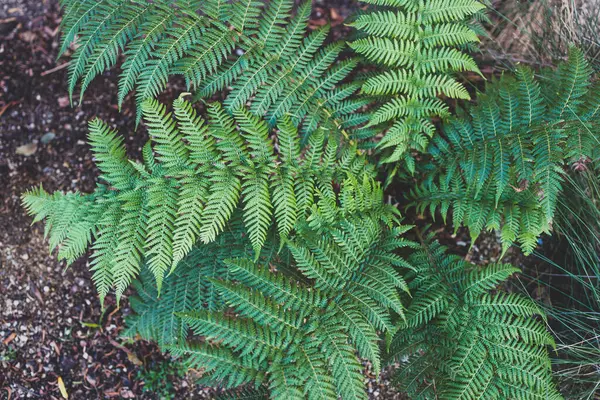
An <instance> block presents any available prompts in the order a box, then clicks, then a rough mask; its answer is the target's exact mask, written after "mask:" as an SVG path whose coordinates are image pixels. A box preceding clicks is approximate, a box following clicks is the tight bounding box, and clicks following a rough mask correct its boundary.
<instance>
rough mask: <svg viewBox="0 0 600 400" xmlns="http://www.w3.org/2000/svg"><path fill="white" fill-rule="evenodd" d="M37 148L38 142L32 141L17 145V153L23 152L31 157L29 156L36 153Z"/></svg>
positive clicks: (22, 153)
mask: <svg viewBox="0 0 600 400" xmlns="http://www.w3.org/2000/svg"><path fill="white" fill-rule="evenodd" d="M37 149H38V144H37V142H31V143H27V144H24V145H23V146H19V147H17V150H16V151H15V153H17V154H21V155H23V156H25V157H29V156H31V155H33V154H35V152H36V151H37Z"/></svg>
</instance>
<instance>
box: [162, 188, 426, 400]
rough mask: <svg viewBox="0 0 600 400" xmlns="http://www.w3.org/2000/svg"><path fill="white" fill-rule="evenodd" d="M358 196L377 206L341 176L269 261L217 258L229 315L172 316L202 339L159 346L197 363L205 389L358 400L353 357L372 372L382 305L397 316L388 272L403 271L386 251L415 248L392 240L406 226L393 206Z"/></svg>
mask: <svg viewBox="0 0 600 400" xmlns="http://www.w3.org/2000/svg"><path fill="white" fill-rule="evenodd" d="M365 185H367V186H365ZM369 187H371V189H370V190H369V189H368V188H369ZM361 192H362V193H371V194H370V196H369V197H372V198H373V199H379V202H381V191H380V190H379V189H378V188H377V187H373V186H371V185H370V184H368V183H365V184H359V185H356V184H355V183H352V180H349V181H347V182H345V183H344V185H343V188H342V193H341V194H340V196H339V203H338V200H336V199H329V198H324V199H323V200H321V201H320V202H319V203H318V204H317V207H316V208H315V209H314V211H313V213H312V214H311V215H309V216H308V218H307V219H306V220H303V221H300V222H299V223H298V227H297V229H296V233H295V234H294V235H293V236H292V237H291V238H290V240H288V241H287V242H286V245H285V248H284V250H283V252H282V253H280V254H279V255H278V256H276V257H272V258H271V257H270V258H269V262H264V261H262V258H261V261H259V262H258V263H254V262H253V261H252V260H251V259H248V258H234V259H228V260H225V264H226V265H227V269H228V272H227V274H223V277H222V278H221V279H210V281H211V282H212V283H213V285H214V287H215V288H216V289H217V291H218V292H219V293H220V296H221V298H222V299H223V300H224V301H225V303H226V304H227V305H228V306H229V307H231V308H232V309H233V312H232V311H227V310H226V311H207V310H204V309H197V310H195V311H189V312H185V313H179V314H177V315H178V316H179V317H181V318H182V320H183V321H184V322H185V323H187V324H188V325H189V326H190V327H191V330H192V331H193V332H194V333H195V334H196V335H198V336H200V337H203V338H204V342H200V343H198V342H188V343H187V344H178V345H173V346H168V347H167V348H168V349H169V350H170V351H171V352H172V353H174V354H176V355H182V356H185V357H186V359H187V360H188V362H189V363H190V365H191V366H194V367H204V368H206V370H207V372H208V374H209V375H208V376H207V378H206V379H205V381H206V382H209V383H210V384H212V385H219V386H225V387H235V386H238V385H242V384H248V383H253V384H254V385H265V386H267V387H268V388H269V392H270V396H271V398H276V399H294V398H298V399H303V398H305V397H306V396H308V398H323V399H333V398H336V397H337V396H338V395H339V396H341V397H342V398H344V399H353V398H361V399H366V398H367V395H366V390H365V388H364V384H363V376H362V372H361V370H362V366H361V364H360V360H359V358H358V357H357V355H358V356H360V357H361V358H364V359H367V360H369V361H370V362H371V363H372V365H373V368H374V369H375V372H376V373H378V372H379V368H380V367H379V366H380V355H379V353H380V350H379V344H378V341H379V336H378V333H377V332H378V331H382V332H392V331H393V329H394V328H393V325H392V318H391V315H390V312H391V311H393V312H394V313H396V314H399V315H401V316H402V315H403V313H404V311H403V306H402V303H401V301H400V296H399V290H402V291H406V290H407V286H406V284H405V283H404V280H403V279H402V277H401V275H400V274H399V273H398V271H397V268H398V267H403V268H406V267H409V268H410V266H409V264H408V263H407V262H406V261H404V260H403V259H402V258H400V257H399V256H397V255H396V254H394V252H395V251H396V250H397V249H400V248H402V247H407V246H409V247H413V246H414V244H413V243H412V242H408V241H405V240H403V239H401V237H400V235H402V234H403V233H404V231H406V229H407V227H403V226H398V225H396V224H395V223H392V221H393V220H395V216H394V214H395V213H394V212H393V209H392V208H383V209H382V208H381V206H378V205H377V203H375V202H374V203H373V204H374V206H373V205H371V204H369V203H362V202H361V203H358V202H357V201H356V199H357V198H360V195H359V193H361ZM382 221H389V223H390V224H392V225H391V226H392V228H391V229H390V228H388V225H387V224H382Z"/></svg>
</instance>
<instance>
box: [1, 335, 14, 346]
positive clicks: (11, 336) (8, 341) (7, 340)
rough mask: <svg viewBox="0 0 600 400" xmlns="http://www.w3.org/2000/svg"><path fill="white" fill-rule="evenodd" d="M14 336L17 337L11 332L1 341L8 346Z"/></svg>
mask: <svg viewBox="0 0 600 400" xmlns="http://www.w3.org/2000/svg"><path fill="white" fill-rule="evenodd" d="M16 337H17V334H16V333H15V332H13V333H11V334H10V335H8V337H7V338H6V339H4V341H3V342H2V343H4V345H5V346H8V344H9V343H10V342H12V341H13V340H15V338H16Z"/></svg>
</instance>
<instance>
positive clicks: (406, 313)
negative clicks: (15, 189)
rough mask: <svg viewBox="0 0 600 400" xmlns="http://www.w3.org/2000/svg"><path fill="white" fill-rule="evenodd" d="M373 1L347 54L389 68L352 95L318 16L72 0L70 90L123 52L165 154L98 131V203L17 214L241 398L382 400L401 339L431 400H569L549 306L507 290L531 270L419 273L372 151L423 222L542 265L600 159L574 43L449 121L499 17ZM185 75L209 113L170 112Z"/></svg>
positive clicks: (475, 4)
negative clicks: (564, 208) (578, 174)
mask: <svg viewBox="0 0 600 400" xmlns="http://www.w3.org/2000/svg"><path fill="white" fill-rule="evenodd" d="M365 2H366V3H369V4H371V5H373V6H374V7H372V8H370V9H368V10H367V11H366V12H364V13H361V14H360V15H358V16H357V17H356V19H354V21H353V22H352V25H353V26H354V27H356V28H357V29H358V30H359V31H360V32H359V37H358V38H357V39H356V40H354V41H352V42H351V43H350V47H351V48H352V49H353V50H354V51H355V52H356V53H358V54H359V55H361V56H362V58H363V60H364V61H366V62H367V63H371V64H375V68H374V69H373V71H370V72H367V73H365V74H364V75H361V76H359V77H357V78H353V79H351V78H350V76H351V75H350V73H351V72H352V71H353V70H354V69H355V67H356V65H357V63H358V60H357V59H354V58H348V59H345V60H342V61H340V60H339V56H340V54H341V52H342V51H343V49H344V44H343V43H331V44H325V42H326V39H327V34H328V28H327V27H324V28H318V29H315V30H314V31H312V32H309V31H308V29H307V21H308V18H309V15H310V10H311V9H310V3H309V2H304V3H302V4H301V5H299V6H298V7H294V4H293V2H292V0H273V1H261V0H239V1H238V0H236V1H233V2H228V1H220V0H205V1H188V0H99V1H96V0H62V1H61V4H62V6H63V7H64V10H65V16H64V18H63V22H62V31H63V39H62V42H61V53H64V52H66V51H67V49H68V48H69V45H70V43H72V42H73V41H75V42H76V43H77V47H76V49H75V50H74V51H73V53H72V56H71V64H70V67H69V91H70V94H71V95H72V94H73V92H74V90H75V89H76V87H77V86H78V85H80V87H81V94H80V96H83V93H84V92H85V90H86V89H87V87H88V86H89V84H90V83H91V82H92V81H93V80H94V78H95V77H96V76H97V75H99V74H101V73H103V72H104V71H106V70H108V69H110V68H112V67H113V65H114V64H116V62H117V59H118V58H119V56H120V55H121V54H122V55H123V56H124V62H123V64H122V67H121V69H122V73H121V75H120V77H119V93H118V104H119V106H121V105H122V104H123V102H124V100H125V98H126V97H127V95H128V94H129V93H130V92H131V91H135V92H136V94H135V97H136V103H137V122H138V123H139V122H141V121H142V120H143V122H144V123H145V125H146V126H147V128H148V133H149V136H150V140H149V142H148V143H147V144H146V145H145V146H144V148H143V151H142V161H143V162H138V161H135V160H134V159H131V158H129V157H128V156H127V154H126V150H125V146H124V142H123V139H122V138H121V137H120V136H119V135H118V134H117V133H116V132H115V131H113V130H112V129H110V127H109V126H108V125H107V124H105V123H103V122H101V121H100V120H93V121H91V122H90V124H89V128H90V134H89V142H90V144H91V147H92V150H93V154H94V157H95V161H96V164H97V166H98V169H99V170H100V173H101V175H100V182H99V183H98V185H97V188H96V190H95V191H94V192H93V193H90V194H82V193H79V192H75V193H66V194H63V193H54V194H49V193H46V192H45V191H44V190H43V188H41V187H40V188H37V189H33V190H31V191H29V192H27V193H25V194H24V196H23V204H24V206H25V207H26V209H27V211H28V212H29V213H30V214H31V215H34V217H35V218H34V221H36V222H37V221H45V223H46V225H45V234H46V236H47V237H48V238H49V243H50V248H51V250H58V257H59V258H61V259H65V260H66V261H67V263H72V262H73V261H74V260H75V259H76V258H78V257H80V256H82V255H83V254H84V253H85V252H86V251H87V250H88V249H90V250H91V262H90V265H91V269H92V271H93V280H94V282H95V284H96V286H97V288H98V292H99V294H100V298H101V300H102V301H104V298H105V296H106V295H107V294H108V293H109V292H110V291H111V290H112V289H113V288H114V289H115V291H116V297H117V302H119V301H120V299H121V297H122V295H123V294H124V293H125V291H126V289H127V288H128V287H129V286H130V285H131V284H132V286H133V288H134V289H135V292H136V295H135V296H132V297H131V298H130V302H131V306H132V309H133V311H134V315H132V316H130V317H129V318H128V327H127V330H126V332H125V335H126V336H127V337H131V338H134V337H142V338H144V339H147V340H153V341H156V342H157V343H158V344H159V345H160V346H161V348H162V349H164V350H168V351H171V352H172V353H173V354H175V355H177V356H180V357H181V358H182V359H183V360H185V361H186V362H187V363H188V365H189V366H191V367H194V368H203V369H204V371H205V375H204V377H203V380H204V381H205V382H207V383H209V384H211V385H216V386H220V387H225V388H235V389H236V390H241V391H240V392H236V393H241V395H242V396H245V397H246V398H263V397H265V396H269V397H271V398H280V399H304V398H309V399H313V398H320V399H336V398H339V397H341V398H343V399H352V398H356V399H364V398H366V397H367V394H366V390H365V385H364V379H363V375H362V369H363V368H362V366H361V360H367V361H369V362H370V363H371V365H372V367H373V370H374V372H375V373H379V371H380V369H381V358H382V356H381V353H382V348H381V344H382V343H381V342H382V340H381V338H382V337H384V336H385V337H387V338H392V337H393V339H392V340H391V344H390V348H389V350H390V353H391V354H390V355H389V359H390V360H392V361H400V362H401V363H402V372H401V373H400V379H399V381H400V383H401V386H402V387H403V388H404V390H407V391H408V392H409V393H411V394H412V395H414V396H415V397H416V398H431V397H440V398H449V399H452V398H457V399H475V398H491V399H493V398H498V399H500V398H516V399H521V398H523V399H526V398H542V397H543V398H546V399H548V398H559V397H560V396H559V395H558V393H557V392H556V391H555V389H554V386H553V382H552V377H551V371H550V368H549V364H548V354H547V349H546V347H547V346H552V345H553V343H554V342H553V340H552V338H551V336H550V335H549V334H548V333H547V332H546V330H545V327H544V324H543V322H544V318H545V317H544V316H543V313H541V312H540V311H539V310H538V308H537V307H535V305H534V304H533V303H531V302H530V301H528V300H527V299H525V298H522V297H519V296H516V295H513V294H508V293H505V292H504V291H502V290H500V289H499V285H500V284H501V283H502V282H503V281H504V280H505V279H506V278H508V277H509V276H510V275H512V274H513V273H515V272H516V269H515V268H513V267H511V266H509V265H502V264H497V265H492V266H489V267H486V268H478V267H475V266H472V265H469V264H467V263H465V262H464V261H462V260H460V259H459V258H457V257H453V256H448V255H446V252H445V249H444V248H443V247H441V246H440V245H438V244H436V243H434V242H432V240H431V238H428V239H427V240H424V241H423V244H422V246H423V248H422V249H420V250H419V251H417V252H416V253H415V254H414V255H413V256H412V257H411V258H410V259H409V261H407V259H406V258H405V254H406V253H410V252H412V251H413V250H414V249H415V248H417V247H418V245H416V244H415V243H413V242H412V241H410V240H407V239H406V238H405V233H406V231H407V230H408V229H409V227H408V226H404V225H401V224H400V215H399V212H398V210H397V208H396V207H395V206H392V205H390V204H388V203H387V202H386V201H384V193H383V189H382V187H381V185H380V184H379V183H377V182H376V180H375V178H376V174H377V171H376V170H375V168H374V166H373V165H371V164H370V163H369V161H368V159H367V158H366V156H364V155H363V154H362V153H363V152H362V150H358V149H357V148H358V145H357V144H356V143H355V140H356V139H368V141H367V142H364V141H363V142H362V143H361V146H363V149H364V148H368V147H369V146H370V144H369V143H371V142H375V141H374V140H373V139H374V138H382V139H381V140H380V142H379V143H378V145H377V146H378V148H379V150H380V151H381V153H380V154H381V155H383V158H382V161H383V162H386V163H396V164H397V165H395V168H396V170H399V169H400V168H405V169H406V170H407V171H408V173H410V174H414V173H415V172H416V171H418V172H419V174H417V175H414V177H415V179H418V178H423V177H424V179H423V180H422V181H421V182H420V184H419V186H417V187H415V188H414V189H413V191H412V194H411V197H412V198H413V200H414V202H415V206H416V207H417V209H419V210H423V209H424V208H429V209H431V210H432V211H433V212H435V210H436V209H437V208H439V209H440V210H441V211H442V214H444V216H445V214H446V213H447V212H448V211H449V209H450V208H451V207H452V210H453V221H454V224H455V225H456V226H459V225H460V224H465V225H467V226H469V227H470V228H471V232H472V234H473V235H474V236H477V235H478V234H479V232H481V231H482V230H483V229H486V228H487V229H490V228H496V229H502V232H503V233H502V237H503V244H504V246H505V248H506V247H507V246H508V245H509V244H510V243H512V242H513V241H515V240H518V241H520V242H521V244H522V246H523V248H524V249H525V250H526V251H531V250H532V248H533V245H534V242H535V239H536V238H537V236H538V235H539V233H540V232H543V231H548V230H549V229H550V227H551V221H552V216H553V213H554V208H555V203H556V198H557V196H558V193H559V192H560V190H561V186H560V180H561V168H566V165H567V164H568V163H569V162H570V161H576V162H580V163H581V162H585V161H586V160H587V158H586V157H592V156H594V155H595V154H596V153H592V152H593V151H594V150H593V144H594V141H595V140H596V137H595V136H594V134H593V128H594V125H593V122H594V120H595V118H596V114H597V111H598V109H599V108H600V106H599V102H600V99H599V98H598V96H597V95H596V93H597V92H598V91H597V90H591V88H590V83H589V81H590V72H589V67H588V66H587V64H586V63H585V60H583V59H582V57H581V56H580V54H579V53H578V52H577V51H576V50H573V51H572V55H571V60H570V62H568V63H566V64H564V65H562V66H561V67H560V68H559V70H558V71H557V72H554V71H546V72H545V73H544V74H545V76H546V78H547V79H548V84H546V85H544V88H541V87H540V85H539V83H537V81H536V79H535V78H534V76H533V73H532V72H531V71H529V70H527V69H520V70H519V71H518V72H517V74H516V77H512V76H508V75H506V76H504V77H503V78H502V79H500V80H498V81H497V82H494V83H493V84H491V85H490V86H489V88H488V90H487V92H486V94H485V95H483V96H481V97H480V99H479V103H480V104H479V105H478V106H474V107H471V108H470V116H469V115H466V114H465V113H462V114H461V113H460V112H459V114H458V115H457V116H456V117H455V118H450V112H449V107H448V105H447V104H446V103H445V102H444V101H443V100H442V97H447V98H453V99H467V98H468V97H469V96H468V93H467V91H466V90H465V88H464V87H463V86H462V85H461V84H460V83H459V82H458V80H457V77H456V76H455V74H457V73H460V72H464V71H472V72H476V73H478V72H479V70H478V68H477V66H476V64H475V63H474V61H473V60H472V59H471V58H470V56H468V55H467V54H466V51H468V50H471V49H472V47H473V45H474V44H475V43H477V40H478V39H477V33H478V32H479V27H478V20H479V19H481V18H483V14H482V13H481V11H482V10H483V8H484V6H483V4H482V3H481V2H479V1H476V0H432V1H427V2H425V1H416V0H414V1H413V0H366V1H365ZM173 75H181V76H183V78H184V79H185V81H186V84H187V86H188V88H189V90H190V91H193V92H194V95H193V99H194V101H197V102H199V103H202V104H201V105H200V107H201V109H202V111H201V112H199V111H198V110H199V108H195V107H194V105H192V103H190V102H188V101H185V100H183V95H182V96H180V98H178V99H177V100H175V101H174V103H173V112H172V113H169V112H168V111H167V108H166V107H165V106H163V105H162V104H161V103H159V102H158V101H157V100H156V99H155V98H156V97H157V96H158V95H159V94H160V93H161V92H162V91H163V90H165V89H166V87H167V85H168V82H169V79H170V78H171V77H172V76H173ZM359 90H360V91H361V92H362V93H361V94H360V95H359V94H358V93H357V92H358V91H359ZM185 95H189V93H188V94H185ZM215 97H218V100H219V101H217V102H211V99H212V100H214V99H213V98H215ZM373 107H374V111H372V110H373ZM365 110H366V111H365ZM438 118H441V119H443V120H450V122H446V123H445V125H444V133H443V134H436V133H435V125H434V122H435V120H436V119H438ZM432 136H433V137H434V139H433V141H432V143H430V140H429V139H430V137H432ZM425 150H428V153H429V156H428V157H429V158H427V159H426V157H427V156H423V155H420V156H419V159H426V160H429V161H425V162H423V163H420V164H419V165H418V166H417V165H416V158H415V157H414V154H415V152H416V151H418V152H424V151H425ZM400 161H401V163H400ZM404 275H406V276H407V277H408V278H409V282H410V283H409V284H407V283H406V282H405V280H404V278H403V276H404ZM404 304H409V306H408V308H407V309H405V306H404ZM240 386H241V388H239V387H240ZM232 396H234V398H235V396H236V394H235V393H232Z"/></svg>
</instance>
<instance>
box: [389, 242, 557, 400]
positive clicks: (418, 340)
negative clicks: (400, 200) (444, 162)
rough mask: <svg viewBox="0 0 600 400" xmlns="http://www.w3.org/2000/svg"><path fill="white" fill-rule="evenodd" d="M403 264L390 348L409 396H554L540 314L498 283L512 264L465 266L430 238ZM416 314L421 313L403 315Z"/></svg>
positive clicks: (549, 340) (548, 342)
mask: <svg viewBox="0 0 600 400" xmlns="http://www.w3.org/2000/svg"><path fill="white" fill-rule="evenodd" d="M411 263H412V265H413V266H414V267H415V268H416V270H415V272H414V274H413V275H412V276H411V281H410V286H411V288H412V289H416V290H415V291H413V293H412V297H413V298H412V300H411V304H410V306H409V307H408V311H407V316H408V318H407V321H408V323H407V324H406V325H404V326H401V328H400V330H399V331H398V332H397V333H396V335H395V336H394V338H393V339H392V343H391V349H390V353H391V355H392V360H393V361H400V359H403V361H402V363H403V364H404V365H403V366H402V368H401V370H400V371H399V374H398V381H399V383H400V385H401V388H402V389H403V390H407V391H408V392H409V395H410V396H415V398H423V396H424V395H425V393H427V394H428V395H429V396H439V397H443V398H448V399H475V398H515V399H530V398H553V399H560V398H561V396H560V394H559V393H558V391H557V390H556V386H555V384H554V382H553V377H552V369H551V368H550V358H549V356H548V351H547V348H546V347H547V346H548V345H551V346H553V345H554V340H553V339H552V337H551V335H550V334H549V333H548V331H547V330H546V326H545V325H544V324H542V323H540V321H539V320H538V319H536V316H542V317H544V316H543V314H542V313H541V311H540V309H539V308H538V307H537V306H536V305H535V303H534V302H533V301H532V300H530V299H528V298H526V297H522V296H518V295H515V294H507V293H504V292H503V291H502V290H501V289H500V288H499V285H501V284H502V282H503V281H505V280H506V278H507V277H508V276H509V275H510V274H512V273H514V272H515V268H513V267H511V266H509V265H495V266H488V267H478V266H475V265H470V264H468V263H467V262H465V261H463V260H462V259H461V258H459V257H456V256H451V255H448V254H446V249H445V248H444V247H443V246H440V245H439V244H438V243H437V242H432V241H431V238H430V237H429V238H426V239H424V240H423V249H422V250H421V251H419V252H417V253H415V254H414V256H413V258H412V259H411ZM433 293H435V295H434V294H433ZM433 305H435V307H433ZM428 308H430V309H434V310H435V312H427V310H428ZM419 314H422V315H424V316H426V317H427V318H425V317H420V318H414V317H413V318H411V316H413V315H419ZM544 318H545V317H544ZM411 321H412V322H411ZM432 379H434V380H435V382H436V385H435V386H434V387H432V386H431V384H430V381H431V380H432Z"/></svg>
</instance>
